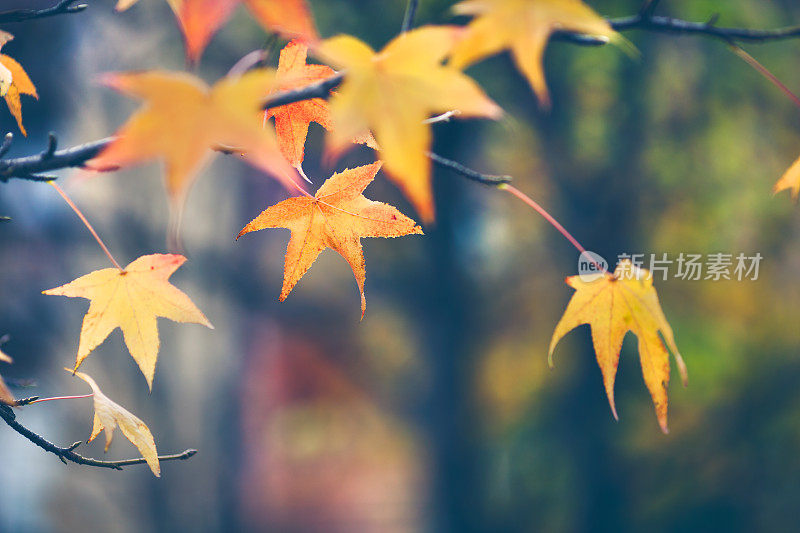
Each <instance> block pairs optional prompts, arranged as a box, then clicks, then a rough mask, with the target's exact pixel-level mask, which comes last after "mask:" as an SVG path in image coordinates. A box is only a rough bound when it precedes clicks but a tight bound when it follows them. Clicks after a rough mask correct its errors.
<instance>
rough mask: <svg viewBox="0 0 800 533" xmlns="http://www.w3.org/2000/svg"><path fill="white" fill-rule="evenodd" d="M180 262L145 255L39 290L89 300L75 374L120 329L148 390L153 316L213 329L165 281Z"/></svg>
mask: <svg viewBox="0 0 800 533" xmlns="http://www.w3.org/2000/svg"><path fill="white" fill-rule="evenodd" d="M185 261H186V258H185V257H183V256H181V255H172V254H154V255H145V256H142V257H140V258H138V259H136V260H135V261H133V262H132V263H131V264H129V265H128V266H127V267H125V270H119V269H116V268H104V269H102V270H96V271H94V272H92V273H90V274H86V275H85V276H82V277H80V278H78V279H76V280H75V281H72V282H71V283H67V284H66V285H62V286H61V287H56V288H55V289H50V290H47V291H44V294H47V295H59V296H69V297H72V298H86V299H88V300H90V301H91V303H90V305H89V311H87V313H86V316H85V317H84V319H83V326H82V328H81V337H80V343H79V346H78V356H77V360H76V362H75V370H77V369H78V367H80V365H81V363H82V362H83V360H84V359H86V357H87V356H88V355H89V354H90V353H91V352H92V350H94V349H95V348H96V347H97V346H99V345H100V344H101V343H102V342H103V341H104V340H105V339H106V338H107V337H108V336H109V335H110V334H111V332H112V331H114V330H115V329H117V328H120V329H121V330H122V335H123V338H124V339H125V344H126V345H127V346H128V350H129V351H130V354H131V356H132V357H133V359H134V360H135V361H136V363H137V364H138V365H139V368H140V369H141V370H142V373H143V374H144V376H145V378H146V379H147V384H148V386H149V387H150V388H151V389H152V388H153V375H154V374H155V368H156V361H157V360H158V348H159V345H160V341H159V338H158V328H157V325H156V318H158V317H164V318H168V319H170V320H174V321H175V322H192V323H195V324H202V325H204V326H206V327H209V328H212V329H213V326H212V325H211V323H210V322H209V321H208V319H207V318H206V317H205V315H203V313H202V312H201V311H200V310H199V309H198V308H197V307H196V306H195V305H194V303H192V301H191V300H190V299H189V297H188V296H186V294H184V293H183V292H181V291H180V290H178V289H177V288H176V287H175V286H174V285H172V284H171V283H170V282H169V281H168V280H169V277H170V276H171V275H172V274H173V272H175V271H176V270H177V269H178V268H180V266H181V265H182V264H183V263H184V262H185Z"/></svg>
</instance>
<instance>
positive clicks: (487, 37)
mask: <svg viewBox="0 0 800 533" xmlns="http://www.w3.org/2000/svg"><path fill="white" fill-rule="evenodd" d="M453 10H454V11H455V12H456V13H457V14H459V15H477V18H475V19H474V20H473V21H472V22H471V23H470V24H469V26H467V29H466V33H465V35H464V38H463V39H462V41H461V42H460V43H459V44H458V46H456V48H455V49H454V50H453V57H452V58H451V63H452V64H453V65H454V66H456V67H457V68H464V67H466V66H468V65H470V64H472V63H474V62H476V61H478V60H480V59H482V58H484V57H487V56H490V55H494V54H496V53H498V52H500V51H501V50H504V49H506V48H508V49H510V50H511V53H512V55H513V57H514V61H515V62H516V64H517V67H518V68H519V70H520V71H522V73H523V74H524V75H525V77H526V78H527V79H528V82H529V83H530V85H531V87H532V88H533V90H534V92H535V93H536V95H537V97H538V98H539V101H540V102H542V104H543V105H545V106H547V105H549V103H550V97H549V94H548V91H547V83H546V82H545V77H544V68H543V65H542V61H543V57H544V50H545V47H546V46H547V42H548V40H549V39H550V36H551V35H552V34H553V33H554V32H556V31H559V30H565V31H572V32H578V33H583V34H588V35H593V36H597V37H603V38H606V39H609V40H617V41H622V38H621V37H620V36H619V34H618V33H617V32H615V31H614V30H613V29H612V28H611V26H610V25H609V23H608V21H607V20H605V19H604V18H603V17H601V16H600V15H598V14H597V13H595V12H594V11H593V10H592V8H590V7H589V6H587V5H586V4H584V3H583V2H582V1H581V0H535V1H531V0H467V1H465V2H460V3H458V4H456V5H455V6H454V7H453Z"/></svg>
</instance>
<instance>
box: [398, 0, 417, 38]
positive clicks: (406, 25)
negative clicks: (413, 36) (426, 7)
mask: <svg viewBox="0 0 800 533" xmlns="http://www.w3.org/2000/svg"><path fill="white" fill-rule="evenodd" d="M418 6H419V0H408V4H406V13H405V15H404V16H403V25H402V26H400V33H405V32H407V31H408V30H410V29H411V27H412V26H413V25H414V18H415V17H416V15H417V7H418Z"/></svg>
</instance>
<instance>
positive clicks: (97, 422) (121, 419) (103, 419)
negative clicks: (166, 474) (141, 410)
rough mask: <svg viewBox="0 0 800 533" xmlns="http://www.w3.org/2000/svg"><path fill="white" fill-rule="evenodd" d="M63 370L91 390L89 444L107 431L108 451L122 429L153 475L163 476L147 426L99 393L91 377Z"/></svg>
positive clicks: (101, 392)
mask: <svg viewBox="0 0 800 533" xmlns="http://www.w3.org/2000/svg"><path fill="white" fill-rule="evenodd" d="M64 370H66V371H67V372H71V373H73V374H75V375H76V376H78V377H79V378H81V379H82V380H83V381H85V382H86V383H88V384H89V386H90V387H91V388H92V393H93V394H92V395H93V397H94V422H93V424H92V434H91V436H90V437H89V441H88V442H92V441H93V440H94V439H95V438H96V437H97V436H98V435H99V434H100V432H101V431H104V432H105V435H106V451H108V448H109V446H111V441H112V440H113V439H114V429H115V428H116V427H117V426H119V428H120V429H121V430H122V434H123V435H125V438H127V439H128V440H129V441H131V444H133V445H134V446H136V448H137V449H138V450H139V452H140V453H141V454H142V457H144V459H145V461H147V466H149V467H150V470H152V471H153V474H155V476H156V477H161V465H160V464H159V462H158V451H157V450H156V443H155V440H153V434H152V433H150V429H148V427H147V426H146V425H145V423H144V422H142V421H141V420H140V419H139V418H137V417H136V416H135V415H133V414H132V413H131V412H129V411H128V410H127V409H125V408H124V407H122V406H121V405H119V404H117V403H115V402H113V401H111V399H110V398H109V397H108V396H106V395H105V394H103V391H101V390H100V387H98V386H97V383H96V382H95V381H94V380H93V379H92V378H91V377H90V376H89V375H87V374H84V373H83V372H75V371H73V370H71V369H69V368H65V369H64Z"/></svg>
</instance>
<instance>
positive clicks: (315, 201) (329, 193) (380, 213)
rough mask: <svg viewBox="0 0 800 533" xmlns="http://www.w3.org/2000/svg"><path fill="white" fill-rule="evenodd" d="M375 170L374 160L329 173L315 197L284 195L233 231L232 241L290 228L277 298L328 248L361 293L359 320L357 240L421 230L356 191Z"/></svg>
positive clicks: (360, 283)
mask: <svg viewBox="0 0 800 533" xmlns="http://www.w3.org/2000/svg"><path fill="white" fill-rule="evenodd" d="M380 168H381V163H380V162H377V163H373V164H371V165H367V166H363V167H358V168H354V169H348V170H345V171H343V172H340V173H338V174H334V175H333V176H332V177H331V178H329V179H328V180H327V181H326V182H325V183H323V184H322V187H320V188H319V190H318V191H317V193H316V195H314V196H308V197H305V196H304V197H297V198H289V199H288V200H284V201H283V202H280V203H278V204H275V205H273V206H272V207H269V208H267V209H266V210H264V211H263V212H262V213H261V214H260V215H258V216H257V217H256V218H255V219H253V220H252V221H251V222H250V223H249V224H247V226H245V227H244V229H242V231H240V232H239V235H238V236H237V237H236V238H237V239H238V238H239V237H241V236H242V235H244V234H245V233H250V232H251V231H258V230H261V229H265V228H286V229H288V230H291V232H292V236H291V238H290V239H289V245H288V247H287V249H286V264H285V267H284V271H283V289H282V290H281V295H280V301H284V300H285V299H286V297H287V296H288V295H289V293H290V292H292V289H293V288H294V286H295V285H296V284H297V282H298V281H300V278H302V277H303V275H304V274H305V273H306V271H308V269H309V268H311V265H312V264H313V263H314V261H315V260H316V259H317V256H319V254H320V252H322V250H324V249H325V248H331V249H333V250H335V251H337V252H339V254H340V255H341V256H342V257H344V258H345V259H346V260H347V262H348V263H349V264H350V268H352V269H353V274H354V275H355V277H356V283H357V284H358V289H359V291H360V292H361V316H362V318H363V316H364V312H365V311H366V308H367V302H366V299H365V297H364V280H365V277H366V269H365V264H364V252H363V250H362V249H361V238H363V237H401V236H403V235H411V234H421V233H422V229H420V227H419V226H417V225H416V223H415V222H414V221H413V220H411V219H410V218H408V217H406V216H405V215H403V214H402V213H401V212H400V211H398V210H397V209H396V208H395V207H392V206H390V205H387V204H384V203H381V202H374V201H372V200H368V199H367V198H365V197H364V196H363V195H362V192H363V191H364V189H365V188H366V187H367V185H369V184H370V183H372V180H373V179H375V174H377V173H378V170H379V169H380Z"/></svg>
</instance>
